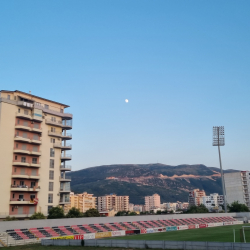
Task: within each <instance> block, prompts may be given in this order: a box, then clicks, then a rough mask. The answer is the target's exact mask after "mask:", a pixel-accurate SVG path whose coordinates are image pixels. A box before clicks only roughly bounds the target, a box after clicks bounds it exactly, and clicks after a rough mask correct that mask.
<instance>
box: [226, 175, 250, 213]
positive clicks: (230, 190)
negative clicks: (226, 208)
mask: <svg viewBox="0 0 250 250" xmlns="http://www.w3.org/2000/svg"><path fill="white" fill-rule="evenodd" d="M224 179H225V189H226V197H227V203H228V204H231V203H232V202H234V201H239V203H242V204H245V205H246V206H248V208H250V202H249V194H250V172H249V171H241V172H235V173H225V174H224Z"/></svg>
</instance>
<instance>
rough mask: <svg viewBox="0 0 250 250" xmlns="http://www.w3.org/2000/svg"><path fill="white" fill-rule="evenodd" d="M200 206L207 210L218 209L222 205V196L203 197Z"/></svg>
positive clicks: (215, 194)
mask: <svg viewBox="0 0 250 250" xmlns="http://www.w3.org/2000/svg"><path fill="white" fill-rule="evenodd" d="M202 204H203V205H204V206H206V207H207V208H208V209H213V208H218V207H219V206H222V205H223V204H224V197H223V195H219V194H217V193H214V194H210V195H209V196H203V197H202Z"/></svg>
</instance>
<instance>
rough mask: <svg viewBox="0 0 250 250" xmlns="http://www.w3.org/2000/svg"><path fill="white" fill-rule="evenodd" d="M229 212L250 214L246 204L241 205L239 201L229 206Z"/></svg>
mask: <svg viewBox="0 0 250 250" xmlns="http://www.w3.org/2000/svg"><path fill="white" fill-rule="evenodd" d="M227 207H228V209H229V212H249V209H248V207H247V206H246V205H245V204H241V203H239V202H238V201H234V202H233V203H231V205H229V204H228V205H227Z"/></svg>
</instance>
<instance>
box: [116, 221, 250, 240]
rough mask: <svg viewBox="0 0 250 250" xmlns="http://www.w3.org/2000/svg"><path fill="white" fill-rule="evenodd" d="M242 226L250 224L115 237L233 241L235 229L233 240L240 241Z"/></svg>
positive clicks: (128, 238)
mask: <svg viewBox="0 0 250 250" xmlns="http://www.w3.org/2000/svg"><path fill="white" fill-rule="evenodd" d="M242 226H250V224H244V225H234V226H222V227H208V228H200V229H189V230H181V231H172V232H164V233H152V234H139V235H131V236H124V237H116V238H115V239H127V240H176V241H217V242H233V241H234V235H233V229H235V236H236V237H235V242H240V231H239V229H241V228H242Z"/></svg>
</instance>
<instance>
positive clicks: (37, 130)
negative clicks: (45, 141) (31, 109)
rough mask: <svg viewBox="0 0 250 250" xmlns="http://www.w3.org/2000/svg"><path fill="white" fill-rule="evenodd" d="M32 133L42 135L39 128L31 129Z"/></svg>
mask: <svg viewBox="0 0 250 250" xmlns="http://www.w3.org/2000/svg"><path fill="white" fill-rule="evenodd" d="M31 130H32V131H33V132H37V133H42V132H43V131H42V129H41V128H32V129H31Z"/></svg>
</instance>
